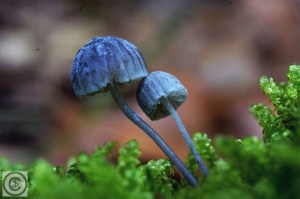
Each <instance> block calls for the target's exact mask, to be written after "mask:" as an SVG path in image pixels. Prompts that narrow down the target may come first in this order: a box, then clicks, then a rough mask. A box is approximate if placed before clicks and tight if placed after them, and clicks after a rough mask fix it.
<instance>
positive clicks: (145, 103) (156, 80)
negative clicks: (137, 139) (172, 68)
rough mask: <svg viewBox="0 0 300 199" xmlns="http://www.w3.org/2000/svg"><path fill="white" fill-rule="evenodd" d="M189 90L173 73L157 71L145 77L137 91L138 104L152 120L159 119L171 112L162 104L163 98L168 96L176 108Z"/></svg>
mask: <svg viewBox="0 0 300 199" xmlns="http://www.w3.org/2000/svg"><path fill="white" fill-rule="evenodd" d="M187 95H188V92H187V90H186V88H185V87H184V86H183V85H182V84H181V82H180V81H179V80H178V79H177V78H176V77H175V76H173V75H171V74H169V73H166V72H162V71H155V72H152V73H150V74H149V75H148V76H147V77H145V78H144V79H143V80H142V81H141V82H140V84H139V86H138V90H137V93H136V97H137V101H138V104H139V105H140V107H141V109H142V110H143V111H144V113H145V114H146V115H147V116H148V117H149V118H150V119H151V120H159V119H161V118H164V117H166V116H168V115H170V113H169V112H168V110H167V109H166V108H165V107H164V106H163V105H162V103H161V98H162V97H166V98H167V99H168V100H169V102H170V103H171V104H172V106H173V107H174V109H175V110H176V109H177V108H178V107H179V106H180V105H181V104H182V103H183V102H184V101H185V100H186V98H187Z"/></svg>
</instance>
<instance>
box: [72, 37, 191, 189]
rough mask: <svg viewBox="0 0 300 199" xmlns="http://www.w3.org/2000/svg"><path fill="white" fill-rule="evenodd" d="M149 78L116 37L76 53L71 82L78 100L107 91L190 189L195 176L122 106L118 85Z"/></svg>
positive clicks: (92, 43) (136, 56)
mask: <svg viewBox="0 0 300 199" xmlns="http://www.w3.org/2000/svg"><path fill="white" fill-rule="evenodd" d="M147 75H148V71H147V68H146V65H145V63H144V59H143V57H142V55H141V53H140V52H139V50H138V49H137V47H136V46H134V45H133V44H132V43H130V42H128V41H126V40H124V39H121V38H117V37H112V36H106V37H100V36H98V37H94V38H93V39H92V40H91V41H89V42H88V43H87V44H85V45H84V46H83V47H82V48H81V49H80V50H79V51H78V53H77V55H76V57H75V59H74V62H73V66H72V69H71V81H72V86H73V89H74V93H75V95H76V96H77V97H78V98H82V97H84V96H86V95H94V94H97V93H105V92H107V91H109V92H110V93H111V95H112V96H113V98H114V100H115V101H116V102H117V104H118V106H119V107H120V109H121V110H122V112H123V113H124V114H125V115H126V117H127V118H129V119H130V120H131V121H132V122H133V123H134V124H136V125H137V126H138V127H139V128H141V129H142V130H143V131H145V132H146V134H147V135H148V136H150V138H151V139H152V140H153V141H154V142H155V143H156V144H157V145H158V146H159V147H160V149H161V150H162V151H163V152H164V153H165V154H166V156H167V157H168V158H169V159H170V161H171V162H172V163H173V164H174V165H175V166H176V167H177V169H178V170H179V172H180V173H181V174H182V175H183V176H184V177H185V178H186V180H187V181H188V182H189V183H190V184H191V185H193V186H196V185H197V181H196V179H195V178H194V176H193V175H192V174H191V173H190V172H189V170H188V169H187V168H186V166H185V165H184V164H183V163H182V161H181V160H180V159H179V158H178V156H177V155H176V154H175V153H174V152H173V151H172V150H171V149H170V147H169V146H168V145H167V143H166V142H165V141H164V140H163V139H162V138H161V137H160V136H159V135H158V134H157V133H156V132H155V131H154V130H153V129H152V128H151V127H150V126H149V125H148V124H147V123H146V122H144V121H143V120H142V119H141V118H140V117H139V116H138V115H137V114H136V113H135V112H134V111H133V110H132V109H131V108H130V107H129V106H128V105H127V103H126V102H125V99H124V98H123V96H122V95H121V94H120V92H119V90H118V86H119V85H125V84H128V83H134V82H138V81H140V80H141V79H142V78H144V77H145V76H147Z"/></svg>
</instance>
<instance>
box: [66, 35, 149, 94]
mask: <svg viewBox="0 0 300 199" xmlns="http://www.w3.org/2000/svg"><path fill="white" fill-rule="evenodd" d="M147 75H148V71H147V67H146V65H145V62H144V59H143V56H142V55H141V53H140V52H139V50H138V49H137V47H136V46H135V45H133V44H132V43H130V42H128V41H126V40H124V39H121V38H118V37H112V36H106V37H101V36H97V37H94V38H93V39H92V40H91V41H89V42H88V43H87V44H85V45H84V46H83V47H82V48H81V49H79V51H78V53H77V55H76V57H75V59H74V62H73V65H72V69H71V82H72V86H73V89H74V93H75V95H76V96H77V97H79V98H80V97H83V96H86V95H94V94H96V93H99V92H106V91H107V89H106V87H107V84H109V83H113V82H117V83H118V84H125V83H134V82H138V81H139V80H141V79H142V78H144V77H145V76H147Z"/></svg>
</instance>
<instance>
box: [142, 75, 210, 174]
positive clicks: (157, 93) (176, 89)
mask: <svg viewBox="0 0 300 199" xmlns="http://www.w3.org/2000/svg"><path fill="white" fill-rule="evenodd" d="M187 95H188V92H187V90H186V88H185V87H184V86H183V85H182V84H181V83H180V81H179V80H178V79H177V78H176V77H174V76H173V75H171V74H169V73H166V72H162V71H155V72H152V73H150V74H149V75H148V76H147V77H145V78H144V79H143V80H142V81H141V82H140V84H139V86H138V90H137V101H138V104H139V105H140V107H141V108H142V110H143V111H144V112H145V114H146V115H147V116H148V117H149V118H150V119H151V120H159V119H161V118H164V117H166V116H168V115H170V114H171V115H172V117H173V118H174V120H175V121H176V123H177V126H178V128H179V131H180V132H181V134H182V136H183V138H184V139H185V141H186V143H187V145H188V147H189V149H190V150H191V152H192V154H193V156H194V158H195V160H196V162H197V164H198V165H199V167H200V169H201V170H202V172H203V175H204V176H207V175H208V170H207V168H206V166H205V164H204V162H203V161H202V159H201V157H200V155H199V153H198V152H197V149H196V147H195V145H194V144H193V141H192V140H191V138H190V136H189V134H188V132H187V131H186V129H185V127H184V125H183V123H182V121H181V120H180V118H179V116H178V114H177V112H176V109H177V108H178V107H179V106H180V105H181V104H182V103H183V102H184V101H185V99H186V97H187Z"/></svg>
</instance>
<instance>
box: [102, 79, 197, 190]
mask: <svg viewBox="0 0 300 199" xmlns="http://www.w3.org/2000/svg"><path fill="white" fill-rule="evenodd" d="M107 87H108V90H109V91H110V92H111V95H112V96H113V98H114V100H115V101H116V102H117V104H118V105H119V107H120V109H121V110H122V112H123V113H124V114H125V115H126V117H127V118H128V119H130V120H131V121H132V122H133V123H134V124H136V125H137V126H138V127H140V128H141V129H142V130H143V131H145V133H146V134H147V135H148V136H149V137H150V138H151V139H152V140H153V141H154V142H155V143H156V144H157V146H158V147H159V148H160V149H161V150H162V151H163V152H164V153H165V154H166V156H167V157H168V158H169V160H170V161H171V162H172V163H173V164H174V165H175V166H176V167H177V169H178V171H179V172H180V173H181V174H182V175H183V176H184V177H185V179H186V180H187V181H188V182H189V183H190V184H191V185H193V186H197V185H198V183H197V180H196V179H195V177H194V176H193V175H192V174H191V173H190V172H189V170H188V169H187V168H186V166H185V165H184V164H183V162H182V161H181V160H180V159H179V158H178V157H177V155H176V154H175V153H174V152H173V151H172V150H171V148H170V147H169V146H168V145H167V143H166V142H165V141H164V140H163V139H162V138H161V137H160V136H159V135H158V134H157V133H156V132H155V131H154V130H153V129H152V128H151V127H150V126H149V125H148V124H147V123H146V122H145V121H144V120H142V119H141V118H140V117H139V116H138V115H137V114H136V113H135V112H134V111H133V110H132V109H131V108H130V107H129V106H128V105H127V103H126V102H125V100H124V98H123V96H122V95H121V94H120V92H119V90H118V87H117V86H115V85H113V84H108V86H107Z"/></svg>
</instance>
